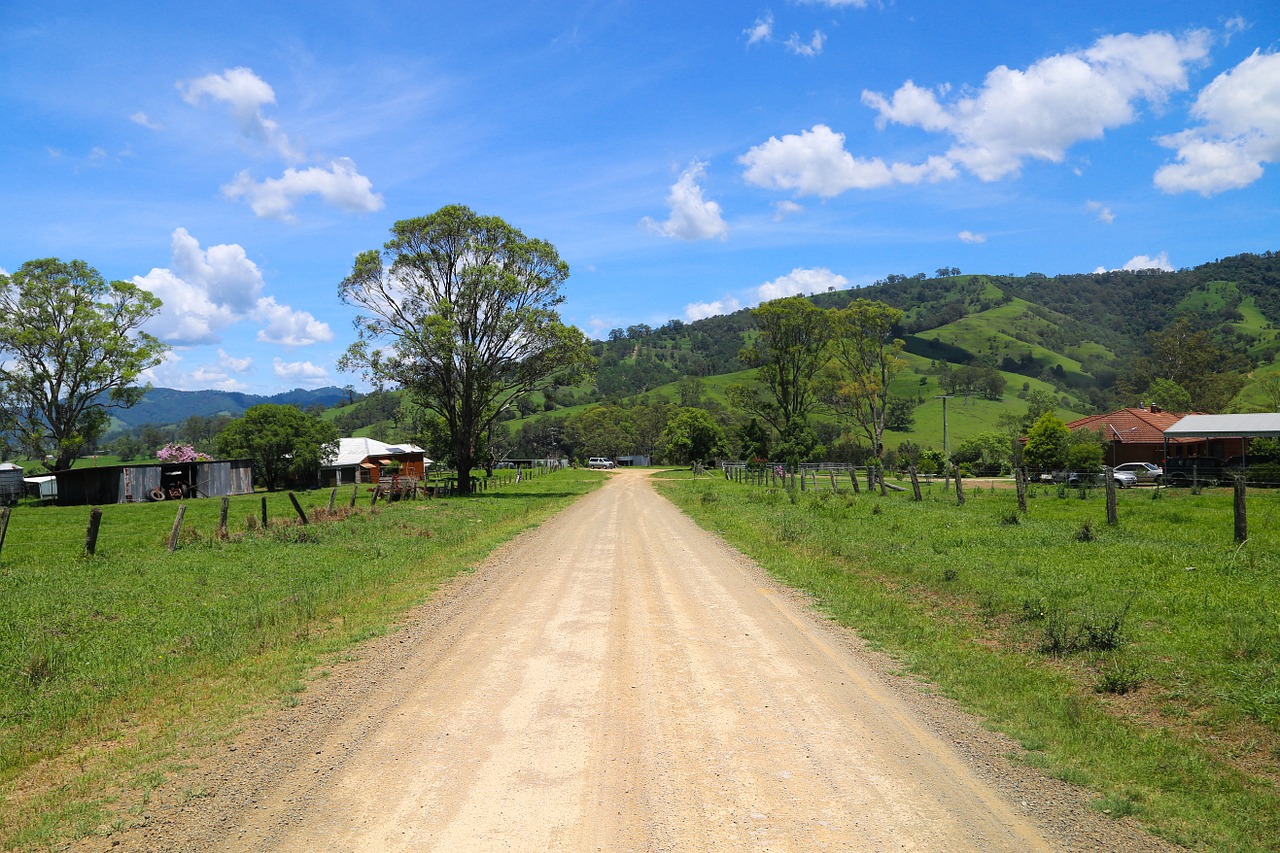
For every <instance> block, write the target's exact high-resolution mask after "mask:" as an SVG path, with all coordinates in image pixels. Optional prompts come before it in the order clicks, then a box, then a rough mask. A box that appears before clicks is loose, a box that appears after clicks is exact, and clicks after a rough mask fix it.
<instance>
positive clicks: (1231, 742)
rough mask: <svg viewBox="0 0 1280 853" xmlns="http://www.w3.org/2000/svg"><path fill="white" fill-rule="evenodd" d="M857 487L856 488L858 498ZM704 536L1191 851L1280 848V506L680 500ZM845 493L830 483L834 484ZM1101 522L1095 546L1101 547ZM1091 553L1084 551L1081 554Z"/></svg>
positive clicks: (1002, 492)
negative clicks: (1236, 531) (1239, 516)
mask: <svg viewBox="0 0 1280 853" xmlns="http://www.w3.org/2000/svg"><path fill="white" fill-rule="evenodd" d="M845 482H846V484H847V480H846V481H845ZM661 487H662V488H663V490H664V491H665V492H666V493H667V494H668V495H669V496H670V497H672V498H673V499H674V500H675V501H676V502H677V503H678V504H679V505H681V506H682V507H683V508H684V509H685V510H686V511H688V512H689V513H690V514H691V515H693V517H694V518H695V519H697V520H698V521H699V522H700V523H701V524H703V525H704V526H706V527H708V528H709V529H712V530H715V531H717V532H719V533H721V534H722V535H724V536H725V537H726V538H727V539H728V540H729V541H730V542H731V543H733V544H734V545H736V546H737V547H739V548H741V549H742V550H743V551H745V552H746V553H747V554H748V555H750V556H752V557H754V558H755V559H757V560H759V561H760V562H761V564H762V565H763V566H765V568H767V569H768V570H769V571H770V572H772V573H773V574H774V575H776V576H777V577H779V578H780V579H781V580H783V581H784V582H786V583H788V584H790V585H793V586H796V587H798V588H801V589H804V590H807V591H809V592H810V593H812V594H813V596H814V597H815V599H816V601H817V603H818V606H819V607H820V608H821V609H822V610H823V611H825V612H826V613H828V614H829V615H830V616H832V617H833V618H835V619H836V620H838V621H840V622H842V623H844V624H846V625H850V626H852V627H853V628H855V629H857V630H858V631H859V633H861V634H862V635H863V636H864V637H866V638H867V639H869V640H870V641H871V642H873V643H874V644H876V645H878V646H879V647H881V648H883V649H885V650H886V651H888V652H890V653H891V654H893V655H895V656H897V657H899V658H900V659H901V660H902V661H903V664H904V666H905V667H907V668H908V669H909V670H911V671H912V672H914V673H916V674H918V675H920V676H921V677H923V678H925V679H928V680H929V681H933V682H935V683H936V684H937V685H939V687H940V688H941V689H942V690H943V691H944V692H945V693H946V694H947V695H949V696H951V697H953V698H954V699H956V700H957V701H958V702H959V703H960V704H961V705H962V706H963V707H965V708H967V709H970V710H972V711H974V712H975V713H978V714H979V715H981V716H982V717H984V718H985V719H986V721H987V723H988V725H990V726H992V727H993V728H996V729H999V730H1001V731H1004V732H1007V733H1008V734H1010V735H1012V736H1013V737H1014V738H1015V739H1016V740H1017V741H1019V742H1020V743H1021V745H1022V751H1021V753H1020V754H1019V756H1018V758H1019V759H1020V760H1023V761H1026V762H1029V763H1031V764H1034V765H1036V766H1039V767H1042V768H1044V769H1045V770H1046V771H1047V772H1048V773H1050V774H1052V775H1054V776H1057V777H1060V778H1062V779H1065V780H1067V781H1070V782H1073V783H1075V784H1078V785H1082V786H1084V787H1086V788H1090V789H1092V790H1093V791H1095V792H1096V794H1097V802H1096V805H1097V807H1098V808H1099V809H1100V810H1104V811H1106V812H1108V813H1110V814H1113V815H1132V816H1133V817H1135V818H1137V819H1138V820H1140V821H1142V822H1143V823H1144V824H1145V825H1146V826H1148V827H1149V828H1150V829H1151V830H1152V831H1154V832H1157V833H1158V834H1160V835H1162V836H1164V837H1166V838H1169V839H1171V840H1173V841H1175V842H1178V843H1181V844H1185V845H1188V846H1191V847H1194V848H1200V849H1213V850H1274V849H1276V839H1278V838H1280V794H1278V792H1277V782H1278V781H1280V625H1278V624H1277V621H1276V618H1275V613H1276V607H1277V604H1278V603H1280V494H1277V493H1275V492H1265V491H1255V492H1251V494H1250V503H1249V513H1250V516H1249V520H1250V537H1251V538H1250V539H1249V540H1248V541H1247V542H1246V543H1245V544H1243V545H1237V544H1236V543H1235V542H1234V541H1233V537H1232V510H1231V496H1230V493H1229V491H1226V490H1222V491H1206V492H1204V493H1203V494H1200V495H1192V494H1190V493H1188V492H1186V491H1176V490H1163V491H1161V492H1159V495H1160V497H1159V498H1158V499H1157V498H1154V497H1153V496H1154V495H1155V494H1156V493H1155V492H1153V491H1152V490H1150V489H1132V490H1128V491H1124V492H1122V493H1121V494H1120V495H1119V520H1120V523H1119V524H1118V525H1117V526H1115V527H1111V526H1108V525H1107V524H1106V520H1105V507H1104V500H1103V497H1102V495H1101V493H1100V492H1091V493H1090V494H1089V495H1088V496H1087V498H1085V499H1083V500H1082V499H1080V498H1079V497H1078V492H1077V491H1075V490H1065V489H1064V490H1059V489H1058V488H1057V487H1048V488H1046V487H1043V486H1041V487H1036V488H1034V489H1033V490H1032V496H1031V498H1030V499H1029V502H1028V503H1029V511H1028V512H1027V513H1026V514H1025V515H1022V514H1019V513H1018V512H1017V506H1016V498H1015V495H1014V493H1013V491H1012V490H1011V489H999V490H994V491H993V490H990V489H985V490H979V491H975V490H973V489H972V488H971V489H970V491H969V493H968V495H967V501H966V503H965V505H964V506H958V505H957V502H956V500H955V496H954V493H952V492H944V491H943V489H942V488H941V485H940V484H935V485H933V486H930V487H927V489H926V494H925V500H924V501H922V502H920V503H915V502H913V501H911V499H910V493H909V492H908V493H906V494H901V493H899V494H892V493H891V494H890V495H889V496H887V497H884V498H881V497H879V496H878V495H868V494H866V493H865V492H864V493H863V494H862V495H860V496H853V495H851V494H847V493H846V494H841V495H838V496H833V495H831V494H829V492H828V493H827V494H814V493H813V492H812V491H810V492H808V493H805V494H799V495H797V494H795V493H788V492H786V491H783V490H781V489H777V490H771V489H765V488H760V487H756V486H746V485H740V484H736V483H730V482H726V481H725V480H723V479H722V478H714V479H705V480H702V481H698V482H690V481H683V482H664V483H663V484H661ZM827 488H828V490H829V486H828V487H827ZM1086 525H1087V531H1086ZM1082 540H1085V541H1082Z"/></svg>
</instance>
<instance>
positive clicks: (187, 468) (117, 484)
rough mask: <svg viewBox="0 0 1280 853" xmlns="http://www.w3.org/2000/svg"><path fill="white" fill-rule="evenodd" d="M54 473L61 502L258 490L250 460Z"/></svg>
mask: <svg viewBox="0 0 1280 853" xmlns="http://www.w3.org/2000/svg"><path fill="white" fill-rule="evenodd" d="M54 476H56V477H57V479H58V504H59V505H60V506H82V505H85V504H114V503H129V502H132V501H145V500H156V499H162V500H163V499H169V498H216V497H223V496H226V495H247V494H249V493H250V492H252V491H253V465H252V463H251V462H250V461H249V460H247V459H231V460H224V461H216V462H178V463H172V462H170V463H148V464H143V465H111V466H107V467H103V468H72V469H70V470H68V471H58V472H56V473H55V475H54ZM159 496H163V497H159Z"/></svg>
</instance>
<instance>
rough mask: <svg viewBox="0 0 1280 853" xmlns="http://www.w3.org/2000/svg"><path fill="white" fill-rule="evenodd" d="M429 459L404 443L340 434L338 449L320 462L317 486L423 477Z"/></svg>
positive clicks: (422, 451) (415, 447)
mask: <svg viewBox="0 0 1280 853" xmlns="http://www.w3.org/2000/svg"><path fill="white" fill-rule="evenodd" d="M430 464H431V460H430V459H428V458H427V454H426V451H425V450H423V449H422V448H421V447H417V446H415V445H412V444H408V443H401V444H388V443H386V442H385V441H378V440H377V439H376V438H340V439H338V452H337V453H335V454H334V455H333V456H331V457H329V458H328V459H327V460H325V463H324V464H323V465H321V466H320V485H321V486H344V485H348V484H351V483H378V482H379V481H381V480H382V478H383V477H387V478H390V477H391V476H393V475H394V476H399V477H423V476H424V475H425V474H426V470H427V466H428V465H430Z"/></svg>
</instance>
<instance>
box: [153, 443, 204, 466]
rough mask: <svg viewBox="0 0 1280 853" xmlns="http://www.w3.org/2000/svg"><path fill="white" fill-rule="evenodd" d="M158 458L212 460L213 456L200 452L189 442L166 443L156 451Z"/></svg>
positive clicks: (193, 460) (162, 460)
mask: <svg viewBox="0 0 1280 853" xmlns="http://www.w3.org/2000/svg"><path fill="white" fill-rule="evenodd" d="M156 458H157V459H159V460H160V461H161V462H212V461H213V457H212V456H210V455H209V454H207V453H200V452H199V451H197V450H196V449H195V448H194V447H192V446H191V445H189V444H178V443H177V442H174V443H172V444H166V445H165V446H164V447H162V448H160V449H159V450H157V451H156Z"/></svg>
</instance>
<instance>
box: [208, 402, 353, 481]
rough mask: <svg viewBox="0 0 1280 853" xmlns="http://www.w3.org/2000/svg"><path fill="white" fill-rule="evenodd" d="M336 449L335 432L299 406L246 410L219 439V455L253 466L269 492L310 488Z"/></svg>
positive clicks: (266, 405) (275, 406) (268, 406)
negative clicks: (293, 485)
mask: <svg viewBox="0 0 1280 853" xmlns="http://www.w3.org/2000/svg"><path fill="white" fill-rule="evenodd" d="M337 449H338V429H337V427H335V426H334V425H333V424H332V423H330V422H329V421H325V420H321V419H320V418H319V417H317V416H316V415H313V414H309V413H307V412H304V411H302V410H301V409H299V408H298V407H297V406H288V405H279V404H276V403H261V404H259V405H257V406H250V407H249V408H248V409H245V412H244V415H243V416H242V417H239V418H237V419H236V420H234V421H232V422H231V423H229V424H227V426H226V427H225V428H224V429H223V430H222V432H221V433H219V434H218V452H219V453H220V454H222V455H223V456H226V457H230V458H235V459H248V460H250V461H252V463H253V475H254V477H255V479H257V480H258V481H259V482H261V483H262V484H263V485H264V486H266V487H267V488H268V489H269V490H271V491H275V490H276V489H278V488H280V487H281V486H283V485H285V484H286V483H287V482H288V481H290V480H293V481H298V482H302V483H305V484H307V485H311V484H312V483H314V482H315V476H316V474H317V473H318V472H319V470H320V465H321V464H322V463H323V462H324V460H325V459H326V458H329V457H332V456H333V455H334V454H335V453H337Z"/></svg>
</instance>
